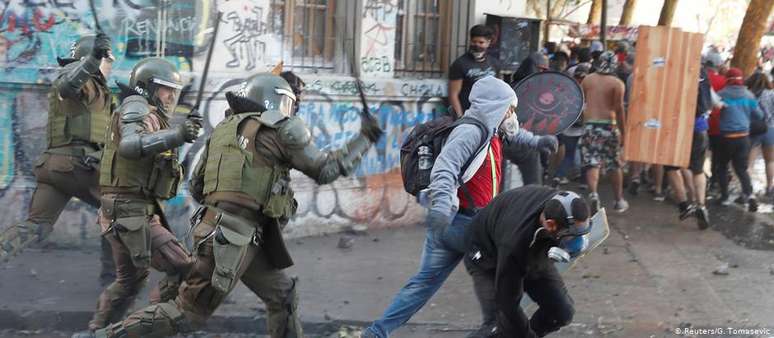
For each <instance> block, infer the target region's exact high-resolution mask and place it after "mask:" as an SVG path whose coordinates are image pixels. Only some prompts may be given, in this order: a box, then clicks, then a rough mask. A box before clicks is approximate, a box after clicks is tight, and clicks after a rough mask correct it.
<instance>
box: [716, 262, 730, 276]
mask: <svg viewBox="0 0 774 338" xmlns="http://www.w3.org/2000/svg"><path fill="white" fill-rule="evenodd" d="M728 268H729V265H728V263H723V264H720V266H718V268H717V269H715V271H712V274H713V275H716V276H728Z"/></svg>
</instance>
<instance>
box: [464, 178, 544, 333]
mask: <svg viewBox="0 0 774 338" xmlns="http://www.w3.org/2000/svg"><path fill="white" fill-rule="evenodd" d="M557 192H558V190H556V189H552V188H548V187H543V186H532V185H530V186H526V187H521V188H517V189H513V190H510V191H507V192H504V193H502V194H500V195H499V196H497V197H496V198H495V199H493V200H492V201H491V202H490V203H489V205H487V207H486V208H484V209H482V210H481V211H480V212H479V213H478V215H476V217H475V218H474V219H473V223H472V225H471V226H470V229H471V230H470V231H471V236H470V238H471V243H470V252H469V254H468V255H466V258H465V259H467V260H468V262H467V263H469V264H473V265H475V266H476V267H477V268H480V269H482V270H484V271H487V270H489V271H492V272H493V273H494V274H495V289H496V299H497V309H498V311H497V326H498V329H499V330H501V331H502V332H503V334H505V336H508V337H510V336H514V337H516V336H518V337H521V336H525V337H534V332H532V330H531V329H530V328H529V320H528V319H527V317H526V315H525V314H524V312H523V311H522V310H521V308H520V307H519V302H521V298H522V297H523V295H524V285H523V282H524V279H525V278H526V277H528V274H530V273H531V272H534V270H536V269H535V265H536V264H548V263H547V259H548V258H547V256H546V253H547V251H548V249H549V248H550V247H551V244H552V243H551V242H550V241H545V240H538V241H537V242H536V244H535V245H534V246H533V247H532V249H531V250H530V244H531V242H532V240H533V238H534V235H535V232H536V231H537V229H538V228H539V227H540V224H539V217H540V213H541V212H542V211H543V205H544V204H545V202H546V201H548V200H549V199H551V198H552V197H553V196H554V195H556V193H557ZM543 234H545V232H543ZM477 255H480V256H479V257H480V258H478V259H476V256H477Z"/></svg>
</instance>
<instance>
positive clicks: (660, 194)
mask: <svg viewBox="0 0 774 338" xmlns="http://www.w3.org/2000/svg"><path fill="white" fill-rule="evenodd" d="M653 200H654V201H656V202H663V201H664V200H666V196H665V195H664V193H663V192H655V191H654V192H653Z"/></svg>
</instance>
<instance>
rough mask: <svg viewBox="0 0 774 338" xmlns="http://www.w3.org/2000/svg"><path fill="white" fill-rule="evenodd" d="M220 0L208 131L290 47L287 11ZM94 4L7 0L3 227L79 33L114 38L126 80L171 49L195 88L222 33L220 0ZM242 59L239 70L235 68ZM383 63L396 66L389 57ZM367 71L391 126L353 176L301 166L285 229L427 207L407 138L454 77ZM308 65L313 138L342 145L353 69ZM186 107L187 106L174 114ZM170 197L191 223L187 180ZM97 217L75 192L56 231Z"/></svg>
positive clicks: (1, 43) (353, 102)
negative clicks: (415, 191)
mask: <svg viewBox="0 0 774 338" xmlns="http://www.w3.org/2000/svg"><path fill="white" fill-rule="evenodd" d="M220 4H221V5H223V6H222V9H224V11H223V16H222V19H221V26H220V28H219V29H220V31H219V33H218V38H217V40H216V41H215V43H216V48H215V56H214V62H213V64H212V66H213V67H212V68H211V69H210V71H211V73H210V77H209V80H208V83H207V92H206V93H207V96H206V98H205V104H204V105H203V107H202V109H201V110H202V112H203V113H204V114H205V121H206V123H205V130H206V132H207V134H208V133H209V132H211V131H212V129H213V128H214V127H215V126H216V125H217V123H218V122H220V121H221V120H222V119H223V117H224V114H223V112H224V110H225V108H226V102H225V100H224V94H225V92H226V91H228V90H233V89H234V88H235V87H236V86H237V85H238V84H239V83H240V82H241V81H242V80H243V79H244V77H245V76H247V75H248V74H249V73H251V72H256V71H260V70H262V69H264V67H265V66H266V65H269V64H274V63H275V62H276V60H277V59H281V58H282V56H283V53H288V51H286V50H284V49H283V48H276V47H277V46H281V44H280V43H279V42H278V41H281V38H280V37H281V33H282V27H277V25H276V20H275V19H276V18H275V17H276V16H277V13H275V12H272V7H271V6H270V4H269V1H268V0H262V1H243V0H239V1H226V2H225V4H230V6H231V7H229V6H225V5H224V3H220ZM93 5H94V8H95V10H92V9H91V6H90V4H89V1H88V0H53V1H29V0H9V1H6V2H4V3H0V65H1V66H2V69H1V70H0V214H3V215H6V217H4V218H3V221H2V223H0V229H2V228H5V227H7V226H8V225H10V223H11V222H15V221H18V220H22V219H23V218H24V217H25V216H26V212H27V204H28V203H29V200H30V198H31V195H32V192H33V190H34V187H35V178H34V176H33V168H34V165H35V162H36V160H37V158H38V156H39V155H40V154H41V153H42V151H43V150H44V149H45V142H46V141H45V139H46V137H45V133H46V123H47V110H48V106H47V92H48V83H49V82H50V81H51V78H52V77H53V75H54V74H55V71H56V69H57V68H56V57H57V56H62V55H65V54H66V52H67V51H68V50H69V48H70V45H71V43H72V42H73V41H74V40H75V39H77V37H79V36H80V35H82V34H88V33H94V31H95V26H96V25H95V22H99V25H100V26H101V27H102V29H104V30H105V31H106V33H108V34H109V35H110V36H111V37H112V38H113V48H114V54H115V55H116V57H117V58H118V60H117V61H116V62H115V63H114V72H113V75H112V76H111V79H110V81H109V82H110V83H113V82H114V80H118V81H126V80H127V77H128V73H129V71H130V70H131V68H132V66H133V65H134V64H135V63H136V62H137V61H138V60H140V59H141V58H142V57H146V56H153V55H156V53H159V52H161V51H163V53H164V54H165V55H166V58H167V59H168V60H170V61H172V62H173V63H175V64H176V65H178V67H179V68H180V69H181V70H182V71H183V72H184V73H185V74H188V75H189V78H191V77H192V79H191V80H192V83H191V86H190V87H189V88H188V90H189V91H190V88H198V83H196V81H197V80H198V76H197V75H198V74H197V71H199V70H200V69H201V68H203V62H204V59H205V55H206V50H207V49H208V43H209V41H210V39H211V37H212V35H211V34H212V27H213V24H214V22H213V18H214V14H213V13H214V10H215V9H214V7H213V6H214V2H211V1H196V2H175V1H163V0H93ZM367 5H368V6H367V8H365V9H364V18H363V19H364V20H365V21H368V20H374V22H379V23H382V24H385V25H387V24H388V23H390V22H391V25H392V26H394V17H395V15H396V14H395V13H396V11H397V9H396V7H395V6H396V1H369V2H368V4H367ZM229 9H230V10H229ZM94 13H97V14H98V15H97V16H95V15H94ZM159 13H162V14H163V15H162V16H161V17H162V18H163V19H162V22H159V21H158V17H159ZM390 16H392V19H390ZM273 18H274V19H273ZM391 20H392V21H391ZM364 27H365V26H364ZM372 32H376V31H372ZM392 35H393V37H392V38H391V39H393V40H394V34H392ZM374 36H376V35H374ZM362 45H363V46H365V45H367V44H365V43H364V44H362ZM388 45H389V44H388ZM287 47H288V48H287V49H289V48H290V46H287ZM380 48H381V47H379V45H378V44H377V43H374V44H373V48H370V50H368V53H363V54H362V55H363V56H365V55H368V56H371V57H376V58H380V57H382V56H387V57H389V58H392V54H393V52H392V49H390V50H389V52H385V50H384V49H380ZM389 48H392V47H389ZM383 53H386V54H383ZM385 62H388V63H391V62H392V61H385ZM237 71H238V72H240V75H239V76H237V77H235V76H234V73H235V72H237ZM380 74H381V75H384V74H385V72H384V68H383V69H381V72H380ZM363 75H364V76H363V79H364V81H365V83H364V89H365V91H366V94H367V95H368V98H369V105H370V109H371V111H372V113H373V114H374V115H375V116H376V117H377V118H378V119H379V121H380V123H381V125H382V127H383V128H384V129H385V131H386V133H385V137H383V138H382V139H381V140H380V141H379V142H378V143H377V144H376V145H375V146H374V147H373V148H372V149H371V150H370V151H369V152H368V154H366V156H365V157H364V158H363V160H362V162H361V165H360V166H359V167H358V169H357V170H356V172H355V173H354V174H353V175H352V176H351V177H348V178H344V179H340V180H338V181H336V182H334V183H333V184H329V185H325V186H318V185H316V184H314V183H313V182H312V181H311V180H310V179H308V178H306V177H304V176H303V175H302V174H301V173H298V172H294V173H293V186H294V190H296V192H297V199H298V200H299V204H300V208H299V213H298V215H297V217H296V219H295V220H293V221H292V222H291V224H290V225H289V226H288V227H287V229H286V230H287V231H290V232H291V233H297V234H308V233H310V231H312V232H314V231H317V230H308V229H310V228H314V227H317V229H322V230H323V231H324V230H325V229H326V228H325V225H326V224H334V223H335V224H337V225H346V224H352V223H353V222H369V223H373V222H377V223H378V222H382V223H383V224H387V223H393V224H394V223H396V222H406V221H409V220H411V219H412V217H416V215H418V214H419V213H418V212H417V207H416V204H415V203H414V202H413V200H412V199H411V198H410V196H409V195H408V194H406V193H405V192H403V187H402V184H401V182H400V175H399V172H398V168H399V157H400V145H401V143H402V140H403V138H404V137H405V136H406V135H407V133H408V132H409V131H410V130H411V128H413V126H414V125H416V124H417V123H422V122H425V121H427V120H429V119H431V118H433V117H434V116H437V115H439V114H444V113H445V110H446V108H445V107H446V104H445V103H444V99H443V98H444V97H445V96H446V84H445V83H444V82H443V81H440V80H436V81H420V80H412V79H400V80H399V79H384V78H381V75H379V74H376V73H371V75H368V74H367V72H364V73H363ZM301 76H302V77H303V78H304V80H305V81H306V83H307V87H306V91H305V93H304V95H303V98H304V101H303V102H302V104H301V106H300V110H299V115H300V116H301V117H302V118H303V119H304V120H305V121H307V123H308V125H309V127H310V130H311V132H312V135H313V142H314V143H315V144H316V145H317V146H318V147H320V148H323V149H337V148H339V147H341V146H343V145H344V144H345V143H346V142H347V141H348V140H349V139H351V138H352V137H354V136H355V135H356V134H357V133H358V130H359V128H360V117H359V110H360V109H361V105H360V101H359V100H358V98H357V87H356V85H355V82H354V80H353V79H352V78H348V77H342V76H327V77H326V76H317V75H315V76H311V75H304V74H301ZM195 96H196V93H195V92H188V93H184V95H183V99H182V100H181V104H180V105H179V106H178V110H179V111H178V112H179V113H185V111H186V110H187V109H189V108H190V107H191V105H192V103H193V101H194V97H195ZM182 119H183V116H182V115H177V116H175V117H174V119H173V123H175V121H174V120H178V121H179V120H182ZM204 142H205V141H204V139H199V140H198V141H197V142H195V143H193V144H187V145H185V146H184V147H182V148H181V154H182V156H183V164H184V167H185V168H186V171H188V172H190V170H191V169H192V168H193V166H194V165H195V164H196V162H197V159H198V158H199V156H200V155H201V152H202V150H203V145H204ZM167 207H168V208H167V209H166V210H167V212H168V214H169V215H168V216H169V218H170V220H171V223H172V225H173V229H174V230H175V232H176V233H178V234H179V235H181V236H182V235H184V234H185V233H186V230H187V226H188V224H187V218H188V216H189V215H190V213H191V212H192V210H193V208H195V206H194V203H192V201H191V198H190V196H188V194H187V192H186V190H185V187H183V188H182V190H181V192H180V194H179V195H178V196H177V197H175V198H174V199H172V200H170V201H169V202H168V203H167ZM93 220H94V210H92V209H90V208H88V207H87V206H86V204H84V203H81V202H74V203H71V204H70V205H69V206H68V207H67V208H66V210H65V213H64V214H63V216H62V217H61V218H60V224H65V225H64V226H61V227H62V228H63V229H62V230H57V231H56V232H57V233H60V234H61V233H65V234H66V236H74V237H78V238H81V239H82V240H83V239H85V238H87V237H89V236H91V237H93V236H94V235H95V234H96V228H95V227H94V226H93ZM66 236H65V237H66ZM60 237H61V235H60ZM91 237H89V238H91Z"/></svg>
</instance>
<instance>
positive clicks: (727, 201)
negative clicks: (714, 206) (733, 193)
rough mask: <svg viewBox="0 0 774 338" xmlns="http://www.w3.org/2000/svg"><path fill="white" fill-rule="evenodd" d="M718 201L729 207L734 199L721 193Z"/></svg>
mask: <svg viewBox="0 0 774 338" xmlns="http://www.w3.org/2000/svg"><path fill="white" fill-rule="evenodd" d="M717 203H718V204H720V205H722V206H725V207H727V206H729V205H731V204H734V201H732V200H731V198H730V197H728V195H721V196H720V198H718V200H717Z"/></svg>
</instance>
